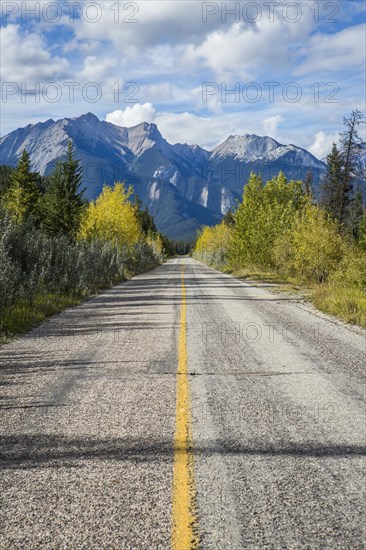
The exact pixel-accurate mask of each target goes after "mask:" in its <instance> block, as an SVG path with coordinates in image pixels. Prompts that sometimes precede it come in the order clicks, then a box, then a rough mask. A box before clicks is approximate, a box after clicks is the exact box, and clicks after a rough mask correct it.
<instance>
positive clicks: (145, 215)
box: [133, 194, 157, 235]
mask: <svg viewBox="0 0 366 550" xmlns="http://www.w3.org/2000/svg"><path fill="white" fill-rule="evenodd" d="M133 205H134V207H135V209H136V215H137V219H138V221H139V224H140V227H141V230H142V232H143V233H144V234H145V235H148V234H149V233H150V234H151V233H156V232H157V230H156V225H155V220H154V218H153V216H151V214H149V211H148V209H147V207H145V208H142V201H141V199H140V197H139V196H138V195H137V194H135V197H134V201H133Z"/></svg>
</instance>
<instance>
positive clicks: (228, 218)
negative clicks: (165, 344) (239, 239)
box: [222, 210, 235, 227]
mask: <svg viewBox="0 0 366 550" xmlns="http://www.w3.org/2000/svg"><path fill="white" fill-rule="evenodd" d="M222 223H224V224H225V225H226V226H227V227H234V225H235V213H234V212H233V211H232V210H228V211H227V212H226V214H225V216H224V217H223V218H222Z"/></svg>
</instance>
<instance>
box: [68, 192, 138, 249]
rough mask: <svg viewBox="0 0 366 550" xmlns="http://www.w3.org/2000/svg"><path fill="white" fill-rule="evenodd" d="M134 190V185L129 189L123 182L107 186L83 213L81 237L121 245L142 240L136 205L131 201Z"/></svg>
mask: <svg viewBox="0 0 366 550" xmlns="http://www.w3.org/2000/svg"><path fill="white" fill-rule="evenodd" d="M132 192H133V190H132V188H131V187H129V189H127V190H126V189H125V186H124V184H123V183H119V182H118V183H116V184H115V186H114V187H110V186H108V185H105V186H104V187H103V191H102V193H101V195H99V197H98V198H97V199H96V200H95V201H93V202H91V203H90V204H89V205H88V207H87V209H86V211H85V212H84V214H83V217H82V221H81V225H80V230H79V238H81V239H88V240H92V239H102V240H105V241H110V242H112V243H114V244H116V245H119V246H123V245H130V244H135V243H138V242H139V241H141V239H142V231H141V228H140V224H139V220H138V217H137V214H136V208H135V207H134V206H133V205H132V204H131V203H130V201H129V198H130V196H131V195H132Z"/></svg>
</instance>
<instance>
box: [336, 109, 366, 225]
mask: <svg viewBox="0 0 366 550" xmlns="http://www.w3.org/2000/svg"><path fill="white" fill-rule="evenodd" d="M364 118H365V117H364V115H363V114H362V113H361V111H359V110H358V109H356V111H352V113H351V116H350V117H349V118H346V117H344V119H343V124H344V125H345V127H346V130H345V131H344V132H342V134H341V139H340V154H341V158H342V164H343V171H342V177H341V182H340V185H341V192H340V205H339V216H340V217H339V221H340V223H341V224H345V223H346V221H347V215H348V206H349V203H350V197H351V192H352V181H353V179H354V178H355V177H357V175H358V174H359V154H360V150H361V145H362V139H361V138H360V136H359V135H358V131H357V129H358V126H359V125H360V124H361V123H362V122H364Z"/></svg>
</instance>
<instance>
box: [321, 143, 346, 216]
mask: <svg viewBox="0 0 366 550" xmlns="http://www.w3.org/2000/svg"><path fill="white" fill-rule="evenodd" d="M342 171H343V163H342V155H341V154H340V152H339V151H338V147H337V145H336V144H335V143H333V146H332V150H331V152H330V153H329V155H327V171H326V174H325V176H324V178H323V181H322V183H321V200H320V202H321V205H322V206H323V207H324V208H325V210H327V212H328V213H329V214H330V215H331V216H332V217H333V218H334V219H336V220H338V221H339V222H340V223H341V219H342V215H343V213H342V206H341V205H342V204H344V203H345V202H346V201H347V200H348V199H347V198H345V199H343V200H342V199H341V194H342V192H343V191H344V189H343V188H342V177H343V174H342Z"/></svg>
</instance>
